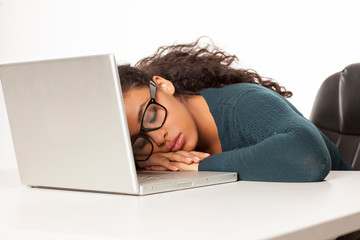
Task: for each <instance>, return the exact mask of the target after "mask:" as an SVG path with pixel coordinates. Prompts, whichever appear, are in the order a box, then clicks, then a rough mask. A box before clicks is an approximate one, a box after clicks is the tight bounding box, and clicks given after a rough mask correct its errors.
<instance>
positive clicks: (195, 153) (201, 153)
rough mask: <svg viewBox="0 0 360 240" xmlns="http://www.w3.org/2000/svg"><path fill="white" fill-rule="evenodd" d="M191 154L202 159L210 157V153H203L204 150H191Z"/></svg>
mask: <svg viewBox="0 0 360 240" xmlns="http://www.w3.org/2000/svg"><path fill="white" fill-rule="evenodd" d="M191 153H192V154H194V155H195V156H197V157H198V158H200V159H201V160H203V159H204V158H207V157H210V156H211V154H210V153H204V152H197V151H191Z"/></svg>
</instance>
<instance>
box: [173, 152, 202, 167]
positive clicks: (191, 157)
mask: <svg viewBox="0 0 360 240" xmlns="http://www.w3.org/2000/svg"><path fill="white" fill-rule="evenodd" d="M176 154H179V155H181V156H183V157H184V158H183V160H181V161H178V162H183V163H186V164H191V163H194V162H200V161H201V159H200V158H199V157H198V156H196V155H195V154H193V153H191V152H188V151H178V152H176Z"/></svg>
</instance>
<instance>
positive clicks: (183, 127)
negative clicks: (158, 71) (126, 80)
mask: <svg viewBox="0 0 360 240" xmlns="http://www.w3.org/2000/svg"><path fill="white" fill-rule="evenodd" d="M153 80H154V82H155V83H156V85H157V88H156V96H155V100H156V102H158V103H159V104H161V105H162V106H164V107H165V108H166V109H167V117H166V120H165V122H164V125H163V126H162V127H161V128H159V129H157V130H154V131H150V132H146V135H147V136H148V138H149V139H150V141H151V142H152V143H153V146H154V150H153V153H156V152H170V151H174V152H175V151H179V150H185V151H192V150H194V149H195V147H196V144H197V141H198V132H197V127H196V124H195V121H194V119H193V117H192V115H191V114H190V112H189V111H188V109H187V108H186V107H185V105H184V104H183V103H182V102H181V101H180V100H179V99H178V98H176V97H175V96H174V92H175V89H174V86H173V85H172V83H171V82H169V81H167V80H165V79H163V78H160V77H154V78H153ZM123 97H124V104H125V110H126V117H127V122H128V126H129V131H130V136H131V140H134V138H135V137H136V136H137V135H138V134H139V133H140V128H141V118H142V116H143V113H144V110H145V107H146V105H147V104H148V102H149V100H150V90H149V87H144V88H133V89H130V90H129V91H127V92H126V93H124V94H123ZM139 120H140V121H139Z"/></svg>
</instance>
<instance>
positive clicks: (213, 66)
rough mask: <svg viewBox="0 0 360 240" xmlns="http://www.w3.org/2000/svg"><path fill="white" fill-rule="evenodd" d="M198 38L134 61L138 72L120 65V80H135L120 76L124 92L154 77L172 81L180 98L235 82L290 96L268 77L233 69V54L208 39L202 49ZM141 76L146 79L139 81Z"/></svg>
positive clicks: (235, 60) (250, 71)
mask: <svg viewBox="0 0 360 240" xmlns="http://www.w3.org/2000/svg"><path fill="white" fill-rule="evenodd" d="M201 39H202V38H199V39H197V40H196V41H195V42H193V43H189V44H176V45H170V46H164V47H160V48H158V50H157V51H156V52H155V54H153V55H152V56H150V57H147V58H144V59H142V60H140V61H139V62H137V63H136V64H135V68H137V69H133V68H132V67H130V66H129V65H127V66H119V73H120V79H122V76H121V75H126V76H127V77H129V74H130V75H132V78H133V79H134V81H137V83H134V84H136V85H134V84H131V83H130V82H129V80H126V81H127V82H126V83H125V82H124V83H123V80H124V81H125V79H124V77H125V76H123V80H122V82H121V84H122V85H123V84H125V86H123V92H126V91H127V90H128V89H129V88H130V87H134V86H135V87H139V86H148V84H149V81H150V79H151V76H155V75H157V76H161V77H163V78H165V79H167V80H169V81H171V82H172V83H173V84H174V86H175V91H176V92H175V93H177V94H182V95H194V94H198V92H199V91H200V90H202V89H205V88H220V87H223V86H226V85H229V84H234V83H254V84H258V85H261V86H264V87H267V88H269V89H271V90H273V91H275V92H277V93H279V94H280V95H282V96H284V97H287V98H289V97H291V96H292V92H290V91H287V90H286V89H285V88H284V87H283V86H280V85H279V84H278V83H277V82H275V81H273V80H271V79H269V78H262V77H260V76H259V74H257V73H256V72H255V71H254V70H249V69H240V68H235V67H233V65H234V64H235V63H236V62H237V61H238V58H237V57H236V56H235V55H230V54H228V53H226V52H224V51H222V50H221V49H219V48H218V47H216V46H215V45H214V44H213V43H212V41H211V40H210V41H209V43H207V44H205V45H204V46H201V42H200V40H201ZM126 69H127V71H126ZM139 70H142V71H139ZM125 72H128V73H127V74H125ZM143 77H147V78H148V79H143V80H140V78H143Z"/></svg>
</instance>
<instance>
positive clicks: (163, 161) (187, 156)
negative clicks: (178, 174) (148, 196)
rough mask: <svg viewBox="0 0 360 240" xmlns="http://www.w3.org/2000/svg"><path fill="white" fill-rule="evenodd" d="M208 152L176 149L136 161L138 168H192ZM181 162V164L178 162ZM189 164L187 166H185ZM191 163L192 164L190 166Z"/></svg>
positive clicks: (163, 169) (175, 169) (162, 169)
mask: <svg viewBox="0 0 360 240" xmlns="http://www.w3.org/2000/svg"><path fill="white" fill-rule="evenodd" d="M209 156H210V154H208V153H203V152H196V151H191V152H187V151H178V152H168V153H153V154H152V155H151V156H150V158H149V159H148V160H146V161H136V164H137V166H138V167H140V168H144V169H146V170H155V171H166V170H171V171H179V170H190V169H192V170H194V169H195V168H196V169H197V166H198V164H199V162H200V161H201V160H203V159H204V158H206V157H209ZM180 163H181V164H180ZM186 165H189V166H186ZM190 165H192V166H190Z"/></svg>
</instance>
